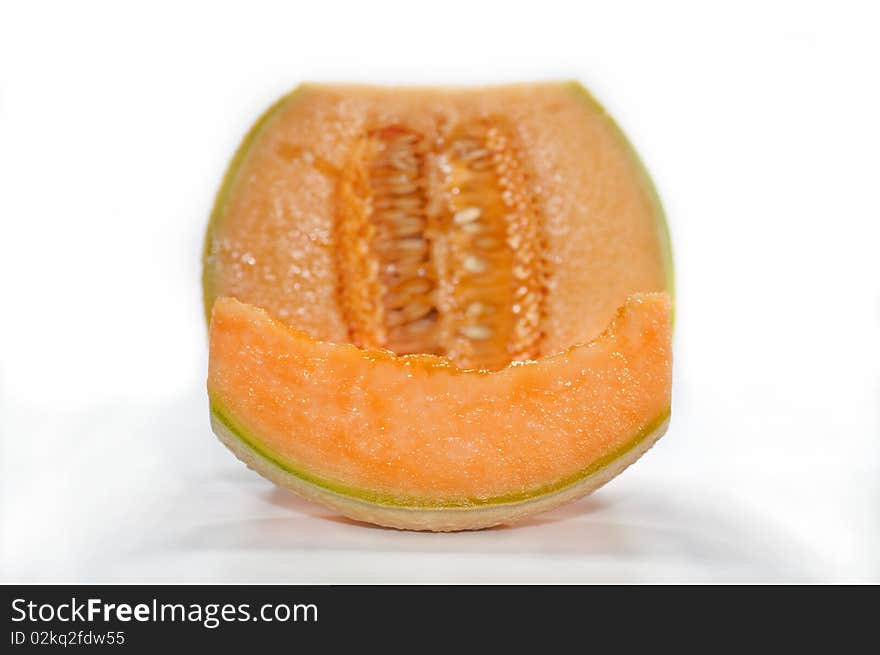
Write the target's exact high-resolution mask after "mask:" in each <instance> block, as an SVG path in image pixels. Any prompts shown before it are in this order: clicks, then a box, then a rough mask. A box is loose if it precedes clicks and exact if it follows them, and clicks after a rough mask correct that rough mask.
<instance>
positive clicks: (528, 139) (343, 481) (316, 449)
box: [202, 82, 672, 530]
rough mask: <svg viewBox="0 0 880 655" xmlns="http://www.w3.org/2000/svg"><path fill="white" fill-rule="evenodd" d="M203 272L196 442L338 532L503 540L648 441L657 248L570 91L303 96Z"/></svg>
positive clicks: (656, 349)
mask: <svg viewBox="0 0 880 655" xmlns="http://www.w3.org/2000/svg"><path fill="white" fill-rule="evenodd" d="M203 263H204V270H203V277H202V279H203V287H204V303H205V309H206V312H207V313H208V314H209V315H211V316H212V319H211V328H210V374H209V391H210V402H211V417H212V422H213V425H214V430H215V432H216V433H217V434H218V435H219V436H220V438H221V440H222V441H223V442H224V443H225V444H226V445H227V446H229V447H230V448H231V449H232V450H233V451H234V452H235V453H236V454H237V455H238V456H239V457H240V458H241V459H243V460H244V461H245V462H247V463H248V464H249V465H250V466H251V467H252V468H254V469H256V470H257V471H259V472H260V473H262V474H263V475H265V476H266V477H268V478H269V479H271V480H274V481H275V482H277V483H279V484H281V485H283V486H286V487H288V488H291V489H293V490H295V491H298V492H299V493H301V494H303V495H304V496H306V497H308V498H312V499H314V500H317V501H319V502H322V503H324V504H325V505H328V506H330V507H333V508H335V509H336V510H338V511H339V512H341V513H343V514H345V515H347V516H349V517H352V518H355V519H360V520H363V521H369V522H373V523H379V524H382V525H387V526H394V527H398V528H412V529H425V530H460V529H471V528H481V527H486V526H490V525H495V524H498V523H505V522H512V521H515V520H517V519H520V518H522V517H524V516H527V515H529V514H533V513H535V512H538V511H541V510H544V509H548V508H550V507H552V506H554V505H557V504H559V503H561V502H563V501H565V500H569V499H572V498H576V497H578V496H581V495H584V494H586V493H588V492H590V491H592V490H593V489H595V488H596V487H598V486H599V485H601V484H602V483H604V482H605V481H607V480H608V479H610V478H611V477H613V476H614V475H615V474H616V473H618V472H619V471H621V470H622V469H623V468H625V467H626V466H627V465H628V464H629V463H631V462H632V461H634V460H635V459H636V458H637V457H638V456H639V455H640V454H641V453H642V452H644V450H646V449H647V448H648V447H649V446H650V445H651V444H652V443H653V442H654V441H655V440H656V439H657V438H658V437H659V436H660V435H661V434H662V433H663V431H664V430H665V427H666V423H667V420H668V416H669V398H670V383H671V380H670V366H671V359H670V350H669V338H670V337H669V323H670V313H671V301H670V295H671V293H672V259H671V255H670V248H669V238H668V234H667V230H666V223H665V220H664V216H663V211H662V208H661V206H660V202H659V200H658V196H657V194H656V192H655V190H654V186H653V184H652V183H651V180H650V178H649V177H648V175H647V173H646V171H645V168H644V167H643V166H642V164H641V162H640V160H639V158H638V156H637V155H636V153H635V151H634V149H633V148H632V146H631V145H630V144H629V142H628V141H627V139H626V138H625V137H624V135H623V133H622V132H621V130H620V129H618V127H617V125H616V124H615V123H614V121H613V120H612V119H611V117H610V116H609V115H608V114H607V112H605V110H604V109H603V108H602V107H601V106H600V105H599V104H598V103H597V102H596V101H595V100H594V99H593V98H592V96H590V94H589V93H588V92H587V91H586V90H585V89H584V88H583V87H582V86H581V85H580V84H577V83H573V82H563V83H540V84H515V85H508V86H496V87H482V88H460V87H451V88H425V87H416V88H400V87H371V86H357V85H324V84H306V85H302V86H300V87H299V88H298V89H296V90H295V91H294V92H292V93H290V94H288V95H287V96H285V97H284V98H282V99H281V100H280V101H278V102H277V103H276V104H275V105H273V106H272V107H271V108H270V109H269V110H268V111H267V112H266V113H265V115H264V116H263V117H262V118H261V119H260V120H259V121H257V123H256V124H255V125H254V127H253V129H252V130H251V131H250V132H249V134H248V135H247V137H246V138H245V139H244V141H243V143H242V145H241V147H240V148H239V150H238V152H237V153H236V155H235V157H234V158H233V160H232V163H231V164H230V166H229V169H228V171H227V174H226V176H225V178H224V180H223V184H222V186H221V189H220V192H219V193H218V195H217V200H216V203H215V206H214V211H213V213H212V216H211V220H210V223H209V225H208V230H207V235H206V238H205V249H204V257H203ZM578 344H579V345H578Z"/></svg>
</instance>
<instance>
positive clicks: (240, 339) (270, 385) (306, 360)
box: [208, 293, 671, 531]
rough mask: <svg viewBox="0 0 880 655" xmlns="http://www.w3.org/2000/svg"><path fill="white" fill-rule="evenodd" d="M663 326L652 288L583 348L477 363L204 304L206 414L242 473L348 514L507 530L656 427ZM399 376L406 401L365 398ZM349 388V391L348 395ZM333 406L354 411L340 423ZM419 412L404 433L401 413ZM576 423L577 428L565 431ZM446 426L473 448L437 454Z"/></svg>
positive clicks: (571, 493) (664, 369)
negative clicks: (376, 346)
mask: <svg viewBox="0 0 880 655" xmlns="http://www.w3.org/2000/svg"><path fill="white" fill-rule="evenodd" d="M668 319H669V300H668V296H667V295H666V294H663V293H661V294H645V295H638V296H634V297H632V298H631V299H630V300H629V301H628V302H627V303H626V305H624V307H622V308H621V310H620V312H619V313H618V317H617V318H616V319H615V321H614V322H612V324H611V325H610V326H609V327H608V329H607V330H606V331H605V332H604V333H603V334H602V335H601V336H600V337H598V338H597V339H596V340H594V341H593V342H591V343H588V344H580V345H576V346H573V347H572V348H571V349H569V350H568V351H566V352H564V353H560V354H557V355H555V356H551V357H547V358H543V359H542V360H539V361H534V362H527V363H521V364H516V365H511V366H509V367H507V368H505V369H503V370H501V371H496V372H489V371H474V370H462V369H458V368H456V367H455V366H453V365H452V364H450V363H449V362H448V361H445V360H443V359H442V358H439V357H428V356H405V357H400V356H396V355H394V354H392V353H389V352H387V351H386V352H365V351H362V350H360V349H357V348H355V347H354V346H351V345H348V344H331V343H324V342H318V341H316V340H314V339H312V338H311V337H309V336H308V335H306V334H304V333H302V332H300V331H297V330H295V329H292V328H290V327H288V326H286V325H283V324H281V323H280V322H278V321H275V320H273V319H272V318H271V317H270V316H269V315H268V314H267V313H266V312H264V311H263V310H260V309H258V308H255V307H252V306H249V305H246V304H244V303H240V302H238V301H236V300H233V299H219V300H218V302H217V304H216V305H215V309H214V316H213V319H212V323H211V344H212V348H211V365H210V370H209V380H208V389H209V397H210V400H211V423H212V427H213V429H214V432H215V433H216V435H217V436H218V437H219V439H220V440H221V442H223V443H224V444H225V445H226V446H227V447H228V448H229V449H230V450H231V451H232V452H233V453H234V454H235V455H236V456H237V457H238V458H239V459H241V460H242V461H243V462H245V463H246V464H247V465H248V466H249V467H250V468H252V469H253V470H255V471H257V472H258V473H260V474H261V475H263V476H264V477H266V478H268V479H269V480H271V481H273V482H275V483H277V484H279V485H281V486H283V487H286V488H288V489H290V490H292V491H294V492H296V493H298V494H300V495H302V496H304V497H305V498H307V499H310V500H314V501H316V502H319V503H321V504H323V505H325V506H327V507H330V508H332V509H334V510H335V511H338V512H340V513H341V514H343V515H345V516H347V517H349V518H352V519H355V520H359V521H365V522H369V523H374V524H378V525H383V526H387V527H394V528H400V529H410V530H431V531H454V530H472V529H480V528H485V527H490V526H493V525H498V524H501V523H512V522H516V521H520V520H522V519H524V518H526V517H528V516H531V515H533V514H536V513H538V512H543V511H546V510H548V509H551V508H553V507H556V506H558V505H560V504H562V503H565V502H568V501H571V500H575V499H577V498H580V497H582V496H584V495H586V494H589V493H591V492H592V491H594V490H595V489H597V488H599V487H600V486H601V485H603V484H604V483H606V482H607V481H609V480H610V479H612V478H613V477H615V476H616V475H617V474H619V473H620V472H621V471H622V470H624V469H625V468H626V467H627V466H629V465H630V464H631V463H633V462H634V461H635V460H636V459H638V457H640V456H641V455H642V454H643V453H644V452H645V451H647V450H648V449H649V448H650V447H651V446H652V445H653V443H654V442H656V440H657V439H659V438H660V437H661V436H662V435H663V433H664V432H665V430H666V427H667V425H668V421H669V408H670V379H671V378H670V376H671V355H670V347H669V339H670V331H669V322H668ZM616 381H620V382H619V384H618V383H617V382H616ZM410 384H412V385H414V386H415V388H419V389H420V390H421V391H422V392H423V393H420V394H419V397H416V398H412V399H409V403H408V404H405V405H401V404H399V403H391V404H382V403H380V404H378V405H376V404H375V403H373V402H372V400H371V399H375V398H383V397H388V396H395V397H396V392H397V391H399V390H400V389H406V388H407V385H410ZM355 385H358V386H362V387H363V394H362V396H361V399H360V400H359V401H354V404H351V403H352V401H351V399H350V397H349V396H348V395H347V390H349V389H351V388H353V386H355ZM562 389H565V391H564V392H559V393H557V392H558V391H559V390H562ZM450 390H451V392H450ZM423 394H424V395H423ZM428 399H431V400H428ZM401 400H404V401H405V400H406V399H401ZM340 404H343V405H346V406H350V408H351V410H354V413H355V414H357V419H356V420H352V421H348V422H345V420H344V419H340V418H339V413H338V412H339V410H338V409H337V405H340ZM429 405H434V406H433V407H429ZM429 412H433V417H431V418H427V419H426V420H425V421H424V425H423V426H422V427H421V428H418V429H416V430H415V431H414V430H413V425H414V424H415V423H416V422H415V421H414V420H413V415H422V414H428V413H429ZM437 417H441V418H437ZM442 417H445V419H444V418H442ZM548 417H549V418H548ZM554 417H555V418H554ZM543 422H546V424H547V425H546V427H545V425H544V424H543ZM376 424H380V425H382V426H384V427H383V429H382V430H381V432H380V431H376V430H375V425H376ZM371 426H372V427H371ZM501 426H505V428H503V429H502V428H501ZM575 426H586V427H588V430H587V431H586V433H585V434H582V435H580V436H579V437H578V438H577V439H573V438H572V435H573V434H574V433H575V432H579V431H581V430H580V428H579V427H575ZM502 432H503V433H502ZM446 434H449V435H452V436H455V435H462V436H464V438H465V441H466V442H468V441H469V443H470V444H471V445H476V446H477V447H478V450H479V449H480V448H481V449H482V450H481V451H479V452H477V454H476V455H474V456H472V455H471V451H470V450H469V449H467V448H466V449H465V450H464V451H461V452H459V453H457V454H453V455H452V456H450V455H449V453H448V452H447V451H446V449H445V448H446V447H445V446H444V445H443V444H444V443H445V442H444V441H443V439H442V437H443V436H445V435H446ZM438 436H439V437H440V439H439V440H438ZM364 443H366V444H368V445H369V446H371V447H370V448H369V449H366V450H365V449H363V447H362V444H364ZM352 452H354V455H352V454H351V453H352ZM372 452H378V453H380V454H381V455H380V456H379V457H377V458H373V457H371V455H370V453H372ZM422 455H424V456H422ZM385 458H389V459H388V461H387V462H386V461H385ZM542 458H544V459H545V460H546V459H547V458H549V461H544V462H542ZM499 463H500V464H499ZM386 464H387V465H389V466H392V465H393V466H394V468H390V469H387V470H386V469H385V468H384V467H385V465H386ZM542 466H545V468H542ZM547 466H549V468H546V467H547Z"/></svg>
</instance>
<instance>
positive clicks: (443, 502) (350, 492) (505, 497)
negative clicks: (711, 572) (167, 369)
mask: <svg viewBox="0 0 880 655" xmlns="http://www.w3.org/2000/svg"><path fill="white" fill-rule="evenodd" d="M210 406H211V414H212V415H213V416H214V418H215V419H216V420H217V421H218V422H220V423H221V424H222V425H223V426H224V427H226V429H227V430H228V431H229V432H230V433H231V434H232V435H234V436H235V438H236V439H238V441H239V442H241V443H242V444H243V445H244V446H245V447H246V448H248V449H249V450H250V451H252V452H253V453H255V454H256V455H258V456H259V457H261V458H262V459H264V460H266V461H268V462H269V463H271V464H272V465H273V466H275V467H277V468H279V469H281V470H282V471H284V472H286V473H288V474H290V475H292V476H294V477H296V478H298V479H300V480H302V481H303V482H305V483H308V484H311V485H314V486H315V487H318V488H320V489H323V490H325V491H328V492H330V493H333V494H336V495H338V496H343V497H347V498H351V499H352V500H356V501H360V502H365V503H370V504H372V505H378V506H386V507H393V508H406V509H425V510H435V509H468V508H479V507H489V506H501V505H514V504H517V503H523V502H526V501H530V500H534V499H536V498H541V497H543V496H548V495H551V494H555V493H558V492H560V491H563V490H564V489H566V488H568V487H572V486H574V485H576V484H578V483H580V482H582V481H583V480H585V479H587V478H589V477H591V476H593V475H595V474H596V473H598V472H599V471H601V470H603V469H605V468H607V467H608V466H610V465H611V464H612V463H614V462H615V461H617V460H618V459H620V458H622V457H624V456H625V455H626V454H627V453H629V452H630V451H632V450H634V449H635V448H637V447H638V446H639V445H640V444H641V443H642V442H643V441H644V440H645V439H646V438H648V437H649V436H650V435H652V434H653V433H654V432H655V430H656V429H657V428H658V427H659V426H660V425H662V424H663V423H664V422H665V421H667V420H668V419H669V415H670V409H669V408H667V409H666V410H665V411H664V412H662V413H661V414H660V415H658V416H657V417H655V418H654V419H653V420H651V421H649V422H648V423H647V424H645V425H644V426H643V427H642V428H641V429H639V431H638V432H636V434H635V436H634V437H633V438H632V439H630V440H629V441H627V442H626V443H624V444H622V445H620V446H618V447H617V448H615V449H614V450H612V451H611V452H609V453H606V454H605V455H603V456H602V457H600V458H599V459H597V460H596V461H594V462H593V463H591V464H590V465H589V466H588V467H586V468H584V469H582V470H580V471H578V472H577V473H574V474H573V475H570V476H567V477H565V478H562V479H561V480H557V481H555V482H552V483H549V484H546V485H543V486H540V487H537V488H535V489H531V490H528V491H523V492H517V493H511V494H501V495H498V496H491V497H489V498H454V499H433V498H422V497H418V496H407V495H403V494H400V495H398V494H386V493H377V492H373V491H368V490H364V489H358V488H355V487H350V486H348V485H345V484H344V483H341V482H336V481H332V480H328V479H326V478H322V477H320V476H318V475H313V474H312V473H309V472H307V471H304V470H301V469H298V468H297V467H296V466H295V465H294V464H292V463H290V462H287V461H285V459H284V458H283V457H281V456H280V455H279V454H278V453H275V452H273V451H272V450H271V449H269V448H267V447H266V446H265V445H263V444H261V443H260V442H259V440H258V439H256V438H254V437H252V436H250V435H248V433H247V431H246V430H245V429H244V427H243V426H241V424H240V423H239V422H238V421H236V420H235V419H233V418H231V417H230V416H229V415H228V413H227V412H225V411H224V410H223V409H222V408H221V407H220V406H219V404H218V403H217V402H215V401H214V399H213V398H211V404H210Z"/></svg>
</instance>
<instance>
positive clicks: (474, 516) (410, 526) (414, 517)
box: [211, 413, 669, 532]
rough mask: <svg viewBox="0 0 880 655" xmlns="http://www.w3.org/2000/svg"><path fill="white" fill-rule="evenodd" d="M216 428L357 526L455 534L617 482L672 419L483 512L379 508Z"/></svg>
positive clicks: (264, 469) (257, 464)
mask: <svg viewBox="0 0 880 655" xmlns="http://www.w3.org/2000/svg"><path fill="white" fill-rule="evenodd" d="M211 427H212V428H213V430H214V433H215V434H216V435H217V437H218V438H219V439H220V441H221V442H223V444H224V445H225V446H226V447H227V448H229V450H231V451H232V452H233V454H235V456H236V457H238V459H240V460H241V461H242V462H244V463H245V464H247V466H248V468H251V469H253V470H254V471H256V472H257V473H259V474H260V475H262V476H263V477H265V478H267V479H269V480H271V481H272V482H274V483H275V484H277V485H279V486H281V487H284V488H286V489H289V490H291V491H293V492H295V493H297V494H299V495H300V496H302V497H303V498H306V499H307V500H311V501H314V502H316V503H319V504H321V505H324V506H325V507H329V508H330V509H332V510H334V511H336V512H339V513H340V514H342V515H343V516H346V517H348V518H350V519H354V520H356V521H364V522H366V523H373V524H376V525H381V526H385V527H389V528H397V529H399V530H428V531H431V532H456V531H459V530H480V529H483V528H489V527H492V526H494V525H500V524H509V523H516V522H518V521H522V520H523V519H525V518H528V517H530V516H533V515H535V514H538V513H540V512H546V511H548V510H551V509H553V508H555V507H558V506H559V505H562V504H564V503H568V502H571V501H574V500H577V499H579V498H583V497H584V496H587V495H588V494H591V493H593V492H594V491H595V490H596V489H598V488H599V487H601V486H602V485H604V484H605V483H606V482H608V481H609V480H611V479H612V478H614V477H616V476H617V475H618V474H619V473H621V472H622V471H623V470H624V469H626V468H627V467H628V466H629V465H630V464H632V463H633V462H635V461H636V460H637V459H638V458H639V457H641V456H642V455H643V454H644V453H645V452H647V451H648V449H650V448H651V446H653V445H654V444H655V443H656V442H657V440H658V439H659V438H660V437H662V436H663V434H664V433H665V432H666V429H667V428H668V427H669V418H667V419H666V420H665V421H663V422H662V423H660V424H659V425H658V426H657V427H656V428H655V429H654V430H653V431H652V432H650V433H649V434H648V435H646V436H645V437H644V438H643V439H641V440H640V441H639V442H638V443H637V444H636V445H634V446H633V447H632V448H630V449H629V450H627V451H626V452H625V453H623V454H622V455H621V456H620V457H618V458H617V459H615V460H614V461H613V462H611V463H609V464H608V465H607V466H606V467H604V468H603V469H601V470H599V471H596V472H595V473H593V474H592V475H589V476H587V477H586V478H584V479H582V480H580V481H578V482H576V483H574V484H572V485H571V486H568V487H565V488H563V489H560V490H559V491H556V492H553V493H551V494H548V495H546V496H539V497H536V498H530V499H528V500H523V501H519V502H514V503H504V504H499V505H488V506H478V507H453V508H424V507H394V506H391V505H378V504H375V503H369V502H365V501H362V500H358V499H356V498H352V497H350V496H343V495H341V494H338V493H336V492H333V491H330V490H328V489H325V488H323V487H319V486H317V485H314V484H312V483H310V482H306V481H305V480H303V479H301V478H299V477H297V476H295V475H293V474H291V473H289V472H287V471H285V470H284V469H282V468H280V467H279V466H278V465H276V464H275V463H273V462H271V461H270V460H268V459H266V458H264V457H262V456H261V455H260V454H258V453H257V452H255V451H254V450H252V449H251V448H250V447H248V445H247V444H245V443H244V442H242V441H241V440H240V439H239V438H238V437H236V435H235V434H234V433H233V432H232V431H230V430H229V428H227V427H226V426H225V425H224V424H223V423H222V422H221V421H220V420H219V419H217V418H216V417H215V416H214V414H213V413H212V414H211Z"/></svg>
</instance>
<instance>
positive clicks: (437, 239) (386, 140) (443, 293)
mask: <svg viewBox="0 0 880 655" xmlns="http://www.w3.org/2000/svg"><path fill="white" fill-rule="evenodd" d="M541 230H542V223H541V217H540V215H539V213H538V211H537V209H536V202H535V201H534V198H533V191H532V190H531V188H530V181H529V176H528V173H527V161H526V160H525V157H524V152H523V151H522V149H521V148H520V147H519V146H518V145H517V139H516V136H515V132H514V130H512V129H511V128H510V127H509V126H508V125H507V124H506V123H505V122H504V121H503V120H501V119H500V118H497V117H485V118H481V119H479V120H474V121H468V122H465V123H462V124H459V125H452V126H447V125H441V124H439V123H438V124H437V125H436V134H432V135H431V136H430V137H429V136H427V135H426V134H424V133H422V132H419V131H416V130H413V129H411V128H409V127H407V126H403V125H389V126H380V127H378V128H375V129H368V130H366V131H365V132H364V133H363V134H362V135H361V137H359V138H358V139H357V140H356V143H355V145H354V147H353V150H352V152H351V155H350V157H349V158H348V161H347V162H346V164H345V166H344V167H343V169H342V171H341V174H340V176H339V183H338V191H337V221H336V236H337V239H338V248H337V249H336V252H337V261H338V267H339V284H340V287H339V293H340V302H341V306H342V309H343V313H344V316H345V319H346V321H347V323H348V326H349V331H350V337H351V340H352V342H353V343H355V344H357V345H359V346H361V347H379V348H388V349H390V350H392V351H394V352H397V353H401V354H404V353H417V352H422V353H436V354H444V355H446V356H448V357H449V358H450V359H452V360H453V361H454V362H455V363H456V364H457V365H459V366H463V367H470V368H483V369H498V368H501V367H503V366H505V365H506V364H508V363H510V362H511V361H516V360H523V359H530V358H534V357H537V356H538V355H539V354H540V340H541V322H542V319H543V311H544V309H543V303H544V296H545V293H546V291H545V277H546V258H545V250H546V248H545V245H544V239H543V236H542V231H541Z"/></svg>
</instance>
